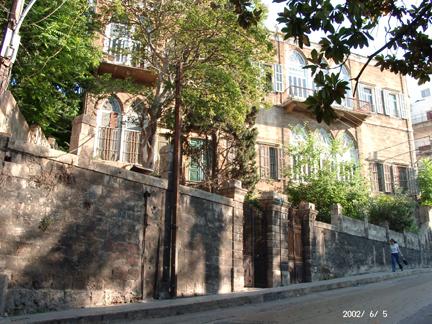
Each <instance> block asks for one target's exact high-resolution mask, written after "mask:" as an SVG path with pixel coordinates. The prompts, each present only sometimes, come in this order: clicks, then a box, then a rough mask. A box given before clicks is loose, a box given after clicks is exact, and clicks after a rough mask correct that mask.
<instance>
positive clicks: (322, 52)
mask: <svg viewBox="0 0 432 324" xmlns="http://www.w3.org/2000/svg"><path fill="white" fill-rule="evenodd" d="M273 2H276V3H286V7H285V9H284V11H283V12H281V13H279V18H278V19H277V20H278V22H279V23H280V24H282V25H283V28H282V29H281V31H282V33H284V34H285V39H288V38H294V39H295V40H296V41H297V42H298V44H299V46H300V47H301V48H303V46H309V45H310V40H309V35H310V34H311V33H313V32H322V33H323V34H324V36H322V37H321V40H320V41H319V45H320V49H319V50H318V51H314V52H313V53H312V56H311V57H310V58H309V61H310V64H309V65H308V66H307V68H308V69H310V70H311V72H312V74H313V75H314V81H315V82H316V83H317V84H318V85H320V87H321V88H320V89H319V90H318V91H317V92H316V94H315V95H313V96H311V97H310V98H309V99H308V100H307V104H308V105H309V107H310V108H311V110H313V111H314V113H315V114H316V117H317V120H318V121H322V120H324V121H325V122H326V123H330V122H331V121H332V120H334V118H335V116H336V115H335V113H334V111H333V109H332V107H331V104H332V102H333V101H336V102H338V103H339V102H340V101H341V98H343V97H344V96H345V89H346V85H347V83H346V81H343V80H341V78H340V70H339V71H338V72H336V73H331V74H328V75H326V73H325V72H324V71H323V69H327V68H328V65H327V64H326V63H323V58H325V59H327V60H329V61H332V62H334V63H335V64H336V65H337V66H336V68H341V67H342V65H343V64H344V63H345V62H346V61H347V60H348V58H349V57H350V55H351V53H352V51H353V50H359V49H360V50H363V51H364V49H365V48H367V47H368V46H369V45H370V43H371V42H372V41H374V37H373V31H374V30H375V28H377V26H378V24H385V25H386V26H387V28H386V36H385V37H386V39H385V44H384V45H383V46H382V47H381V48H379V49H378V50H376V51H375V52H373V53H371V54H369V55H368V56H367V62H366V63H365V64H364V66H363V67H362V69H361V70H360V72H359V73H358V75H357V76H354V77H353V80H354V81H356V86H355V90H356V89H357V83H358V81H359V80H360V77H361V75H362V73H363V71H364V69H365V67H366V65H368V64H369V63H370V62H371V61H372V60H373V59H375V60H376V65H377V66H379V67H380V68H381V70H383V69H387V70H390V71H391V72H394V73H401V74H403V75H410V76H412V77H414V78H415V79H418V80H419V83H424V82H426V81H429V80H430V74H431V73H432V39H431V38H430V36H428V34H427V30H428V28H430V27H431V21H432V2H431V1H430V0H422V1H421V3H420V4H419V5H418V6H414V5H408V4H406V2H403V1H388V0H386V1H360V0H352V1H344V2H338V3H337V4H336V3H335V2H334V1H331V0H312V1H311V0H274V1H273ZM397 50H400V51H401V52H403V53H402V54H401V55H398V54H397V53H396V52H397ZM355 90H354V93H355V92H356V91H355Z"/></svg>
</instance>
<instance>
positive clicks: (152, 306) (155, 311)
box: [0, 268, 432, 323]
mask: <svg viewBox="0 0 432 324" xmlns="http://www.w3.org/2000/svg"><path fill="white" fill-rule="evenodd" d="M430 272H432V269H431V268H422V269H414V270H409V271H404V272H396V273H391V272H388V273H373V274H366V275H360V276H353V277H348V278H338V279H333V280H327V281H317V282H311V283H302V284H296V285H290V286H286V287H278V288H270V289H261V290H252V291H249V292H241V293H232V294H225V295H209V296H203V297H192V298H179V299H175V300H162V301H150V302H147V303H136V304H127V305H118V306H110V307H97V308H85V309H71V310H67V311H59V312H51V313H42V314H35V315H23V316H15V317H10V318H3V319H0V323H90V322H91V323H106V322H112V321H120V322H127V321H130V320H138V319H149V318H160V317H168V316H174V315H180V314H186V313H196V312H202V311H208V310H213V309H220V308H227V307H235V306H241V305H246V304H261V303H264V302H268V301H274V300H279V299H285V298H289V297H295V296H301V295H306V294H310V293H314V292H321V291H326V290H333V289H339V288H347V287H353V286H359V285H365V284H370V283H375V282H380V281H384V280H389V279H394V278H401V277H407V276H410V275H416V274H421V273H430Z"/></svg>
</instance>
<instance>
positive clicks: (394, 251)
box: [390, 239, 403, 272]
mask: <svg viewBox="0 0 432 324" xmlns="http://www.w3.org/2000/svg"><path fill="white" fill-rule="evenodd" d="M390 250H391V263H392V271H393V272H396V263H397V264H398V265H399V269H401V271H403V266H402V264H401V263H400V261H399V256H400V257H401V258H403V255H402V252H401V250H400V248H399V244H397V242H396V241H395V240H393V239H391V240H390Z"/></svg>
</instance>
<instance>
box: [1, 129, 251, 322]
mask: <svg viewBox="0 0 432 324" xmlns="http://www.w3.org/2000/svg"><path fill="white" fill-rule="evenodd" d="M167 188H168V183H167V181H166V180H163V179H159V178H154V177H150V176H146V175H143V174H139V173H136V172H132V171H128V170H123V169H119V168H115V167H111V166H109V165H105V164H102V163H97V162H92V163H90V164H89V165H88V166H86V167H83V166H80V165H79V163H78V157H77V156H75V155H72V154H67V153H64V152H61V151H55V150H52V149H48V148H44V147H41V146H35V145H30V144H22V143H19V142H15V141H13V140H10V139H9V138H8V137H4V136H0V277H1V275H6V277H7V281H8V288H7V291H6V296H7V298H6V304H5V307H4V308H5V311H6V312H7V313H8V314H19V313H30V312H41V311H47V310H55V309H64V308H70V307H81V306H91V305H109V304H116V303H125V302H130V301H133V300H137V299H141V298H142V296H143V295H144V298H152V297H156V298H159V297H161V296H164V295H166V293H167V287H168V281H169V273H168V269H169V255H170V251H169V247H170V239H169V235H167V234H168V233H169V229H170V219H169V217H168V215H169V208H167V206H169V200H168V196H169V195H168V191H167ZM180 193H181V194H180V212H179V216H178V222H177V224H178V236H177V237H178V241H177V254H178V258H177V259H178V265H177V269H178V270H177V294H178V295H179V296H190V295H196V294H209V293H218V292H229V291H234V290H239V289H241V288H243V284H244V279H243V273H244V271H243V259H242V253H243V251H242V239H243V238H242V224H243V221H242V217H243V213H242V201H243V197H244V192H243V191H242V189H241V188H240V186H239V184H238V183H236V182H233V183H231V186H228V187H227V188H226V190H225V192H224V194H225V195H226V196H229V198H228V197H223V196H219V195H215V194H210V193H207V192H203V191H200V190H197V189H191V188H186V187H181V192H180ZM1 305H2V300H0V306H1Z"/></svg>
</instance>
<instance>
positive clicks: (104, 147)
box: [94, 96, 146, 163]
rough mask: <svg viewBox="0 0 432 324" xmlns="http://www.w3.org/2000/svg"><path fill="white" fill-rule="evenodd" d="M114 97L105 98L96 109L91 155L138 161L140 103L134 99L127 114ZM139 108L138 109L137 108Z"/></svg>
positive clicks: (142, 105) (141, 105)
mask: <svg viewBox="0 0 432 324" xmlns="http://www.w3.org/2000/svg"><path fill="white" fill-rule="evenodd" d="M121 107H122V106H121V103H120V101H119V100H118V99H117V97H115V96H110V97H109V98H107V99H105V101H104V102H103V104H102V105H101V107H100V108H99V109H98V110H97V112H96V138H95V147H94V155H95V157H97V158H100V159H102V160H110V161H120V162H126V163H139V160H140V158H139V157H140V151H141V150H140V143H141V130H142V126H144V127H145V126H146V120H145V119H144V120H143V117H142V113H143V111H144V104H143V103H142V102H141V101H140V100H137V101H134V102H133V103H132V105H131V107H130V108H129V109H128V111H127V113H123V111H122V108H121ZM140 109H141V110H140Z"/></svg>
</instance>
